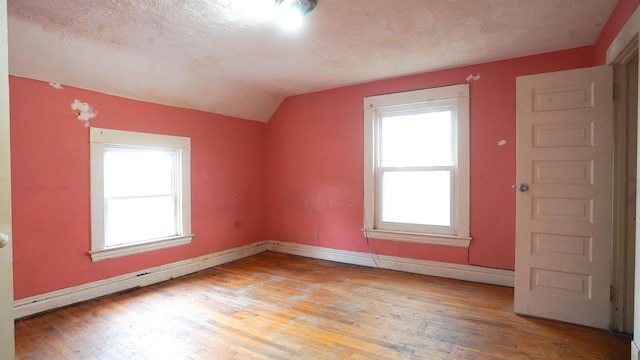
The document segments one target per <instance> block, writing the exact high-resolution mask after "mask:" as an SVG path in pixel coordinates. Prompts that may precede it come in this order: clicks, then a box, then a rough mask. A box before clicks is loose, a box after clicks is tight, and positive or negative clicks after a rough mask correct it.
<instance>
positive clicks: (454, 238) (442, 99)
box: [363, 84, 471, 247]
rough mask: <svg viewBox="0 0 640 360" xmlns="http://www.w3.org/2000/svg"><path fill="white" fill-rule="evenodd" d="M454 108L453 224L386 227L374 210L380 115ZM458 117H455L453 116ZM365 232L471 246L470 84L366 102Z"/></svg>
mask: <svg viewBox="0 0 640 360" xmlns="http://www.w3.org/2000/svg"><path fill="white" fill-rule="evenodd" d="M430 104H433V105H434V106H438V104H453V105H454V106H455V108H456V109H457V111H455V112H454V113H453V116H452V119H453V126H452V130H453V131H454V134H455V136H454V149H453V156H454V171H453V172H452V184H453V186H452V189H451V190H452V192H453V194H452V196H453V198H452V222H451V224H452V226H451V228H449V229H445V230H437V229H436V228H434V227H429V226H419V225H415V224H398V223H394V224H385V223H382V222H381V221H380V219H379V213H380V209H379V206H378V203H379V201H378V196H379V195H378V194H379V189H378V186H379V177H380V174H379V171H378V164H379V159H378V153H377V150H378V135H379V134H378V131H379V130H378V127H379V118H380V114H384V113H385V112H390V111H393V110H394V108H395V109H410V108H411V107H420V106H425V105H426V106H429V105H430ZM456 115H457V116H456ZM363 116H364V212H365V213H364V220H365V224H364V228H363V232H364V234H365V236H367V237H371V238H375V239H383V240H396V241H404V242H414V243H422V244H433V245H446V246H454V247H469V244H470V242H471V237H470V234H469V202H470V195H469V187H470V186H469V183H470V181H469V178H470V170H469V164H470V161H469V85H468V84H462V85H451V86H444V87H439V88H431V89H422V90H414V91H406V92H400V93H393V94H384V95H376V96H369V97H365V98H364V108H363Z"/></svg>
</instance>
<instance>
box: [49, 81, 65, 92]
mask: <svg viewBox="0 0 640 360" xmlns="http://www.w3.org/2000/svg"><path fill="white" fill-rule="evenodd" d="M49 85H50V86H51V87H52V88H54V89H57V90H62V89H64V88H63V87H62V85H60V84H58V83H52V82H50V83H49Z"/></svg>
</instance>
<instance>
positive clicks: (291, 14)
mask: <svg viewBox="0 0 640 360" xmlns="http://www.w3.org/2000/svg"><path fill="white" fill-rule="evenodd" d="M275 1H276V4H277V5H278V6H279V7H280V23H281V24H282V26H284V27H285V28H287V29H290V30H295V29H297V28H299V27H300V26H302V19H303V18H304V16H305V15H307V14H308V13H309V12H311V11H312V10H313V9H315V7H316V5H317V4H318V0H275Z"/></svg>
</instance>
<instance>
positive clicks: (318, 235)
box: [313, 229, 320, 239]
mask: <svg viewBox="0 0 640 360" xmlns="http://www.w3.org/2000/svg"><path fill="white" fill-rule="evenodd" d="M319 237H320V232H319V231H318V229H313V238H314V239H317V238H319Z"/></svg>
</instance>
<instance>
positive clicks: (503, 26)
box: [8, 0, 617, 122]
mask: <svg viewBox="0 0 640 360" xmlns="http://www.w3.org/2000/svg"><path fill="white" fill-rule="evenodd" d="M616 2H617V0H395V1H390V0H352V1H346V0H318V5H317V7H316V9H315V10H314V11H313V12H311V13H309V14H308V15H307V16H306V18H305V24H304V26H303V28H302V29H300V30H299V31H297V32H288V31H286V30H284V29H283V28H282V27H281V26H279V24H277V21H276V18H277V17H276V16H275V11H276V10H277V9H276V5H275V1H274V0H129V1H126V0H47V1H43V0H8V15H9V72H10V73H11V74H12V75H16V76H23V77H28V78H32V79H38V80H43V81H47V82H54V83H60V84H65V85H71V86H76V87H80V88H85V89H90V90H95V91H100V92H104V93H108V94H114V95H119V96H124V97H128V98H133V99H138V100H143V101H150V102H155V103H161V104H167V105H174V106H179V107H185V108H193V109H199V110H204V111H209V112H215V113H219V114H224V115H230V116H235V117H240V118H244V119H250V120H257V121H263V122H266V121H268V120H269V118H270V117H271V115H272V114H273V112H274V111H275V110H276V109H277V107H278V106H279V104H280V102H281V101H282V100H283V99H284V98H286V97H287V96H290V95H295V94H301V93H307V92H312V91H317V90H323V89H330V88H335V87H340V86H344V85H350V84H356V83H363V82H367V81H372V80H377V79H384V78H392V77H397V76H401V75H408V74H414V73H420V72H426V71H431V70H437V69H444V68H452V67H457V66H463V65H470V64H476V63H482V62H487V61H493V60H499V59H506V58H513V57H519V56H525V55H531V54H537V53H543V52H549V51H555V50H560V49H567V48H573V47H579V46H584V45H591V44H593V43H594V42H595V41H596V39H597V37H598V34H599V33H600V31H601V29H602V26H603V25H604V24H605V23H606V21H607V19H608V17H609V15H610V14H611V11H612V10H613V8H614V7H615V4H616Z"/></svg>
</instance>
